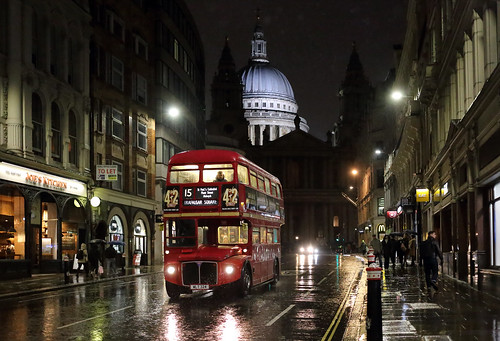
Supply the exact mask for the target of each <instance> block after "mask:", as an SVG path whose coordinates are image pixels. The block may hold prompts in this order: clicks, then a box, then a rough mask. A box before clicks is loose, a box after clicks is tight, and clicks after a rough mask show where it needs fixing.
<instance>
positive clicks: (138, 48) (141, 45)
mask: <svg viewBox="0 0 500 341" xmlns="http://www.w3.org/2000/svg"><path fill="white" fill-rule="evenodd" d="M134 43H135V44H134V48H135V54H136V55H138V56H139V57H141V58H143V59H145V60H148V44H147V43H146V41H145V40H144V39H142V38H141V37H140V36H138V35H134Z"/></svg>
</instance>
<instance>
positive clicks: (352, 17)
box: [186, 0, 407, 140]
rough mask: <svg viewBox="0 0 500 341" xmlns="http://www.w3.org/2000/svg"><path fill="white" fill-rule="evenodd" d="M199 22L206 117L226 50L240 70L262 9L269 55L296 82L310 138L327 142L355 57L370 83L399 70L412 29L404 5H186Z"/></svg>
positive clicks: (289, 0)
mask: <svg viewBox="0 0 500 341" xmlns="http://www.w3.org/2000/svg"><path fill="white" fill-rule="evenodd" d="M186 3H187V5H188V8H189V9H190V11H191V13H192V14H193V17H194V19H195V21H196V23H197V26H198V29H199V31H200V35H201V38H202V40H203V44H204V50H205V58H206V71H207V72H206V89H207V97H206V99H207V111H208V112H210V108H211V100H210V85H211V83H212V79H213V75H214V73H215V71H216V68H217V63H218V60H219V57H220V53H221V51H222V47H223V46H224V39H225V37H226V36H229V44H230V48H231V51H232V54H233V57H234V59H235V62H236V65H237V68H241V67H243V66H244V65H246V63H247V61H248V58H249V57H250V41H251V39H252V34H253V30H254V27H255V17H256V9H257V8H259V9H260V15H261V19H262V27H263V30H264V34H265V38H266V40H267V51H268V57H269V60H270V62H271V64H272V65H273V66H274V67H276V68H277V69H279V70H280V71H281V72H283V74H285V76H286V77H287V78H288V80H289V81H290V84H291V85H292V88H293V91H294V93H295V99H296V101H297V104H298V105H299V114H300V115H301V116H303V117H304V118H305V119H306V120H307V121H308V123H309V126H310V128H311V130H310V133H311V134H313V135H315V136H316V137H318V138H320V139H323V140H324V139H325V136H326V135H325V134H326V131H327V130H328V129H331V127H332V125H333V123H334V121H335V120H336V118H337V115H338V110H339V109H338V99H337V96H336V94H337V90H338V88H339V87H340V84H341V82H342V80H343V79H344V76H345V68H346V66H347V63H348V61H349V56H350V54H351V51H352V42H353V41H355V42H356V46H357V50H358V53H359V56H360V59H361V62H362V63H363V67H364V69H365V74H366V75H367V76H368V78H369V79H370V81H371V82H372V84H377V83H379V82H381V81H382V80H383V79H384V78H385V77H386V75H387V73H388V72H389V69H390V68H392V67H394V57H393V49H392V47H393V45H394V44H399V43H402V41H403V38H404V32H405V28H406V26H405V25H406V7H407V1H405V0H349V1H346V0H300V1H299V0H186Z"/></svg>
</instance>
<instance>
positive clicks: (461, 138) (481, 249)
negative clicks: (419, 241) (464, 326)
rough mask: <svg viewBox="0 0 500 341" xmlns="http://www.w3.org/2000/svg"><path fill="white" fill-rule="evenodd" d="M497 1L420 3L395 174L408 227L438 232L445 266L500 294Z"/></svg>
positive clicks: (391, 173) (388, 178)
mask: <svg viewBox="0 0 500 341" xmlns="http://www.w3.org/2000/svg"><path fill="white" fill-rule="evenodd" d="M498 19H499V8H498V6H497V3H496V2H487V1H465V0H464V1H462V0H457V1H452V0H449V1H439V2H431V1H410V2H409V8H408V15H407V22H408V28H407V31H406V36H405V41H404V46H403V50H402V55H401V61H400V63H399V66H398V68H397V74H396V82H395V87H397V88H399V89H401V90H402V91H403V92H404V93H405V94H406V96H407V97H406V98H404V101H403V102H402V104H400V111H399V115H398V116H397V118H396V122H397V127H398V134H399V135H400V136H401V138H400V139H399V140H398V143H397V145H396V148H395V150H394V153H392V155H391V156H390V157H389V160H388V163H387V164H386V171H385V186H386V204H388V205H392V206H398V205H400V204H401V203H406V204H407V206H410V209H409V210H402V213H403V214H402V215H401V216H400V217H399V221H400V223H399V225H400V226H402V225H403V224H412V225H413V226H414V229H415V230H416V231H418V232H419V233H420V237H421V238H425V236H426V233H427V232H428V231H430V230H436V231H437V233H438V239H439V242H440V244H441V247H442V250H443V253H444V266H443V271H444V272H445V273H446V274H448V275H450V276H453V277H455V278H457V279H459V280H462V281H466V282H469V283H471V284H478V285H479V286H480V288H482V289H492V290H494V291H496V294H498V291H497V290H498V286H495V285H491V283H495V280H496V281H497V280H498V274H499V272H498V269H499V266H500V252H499V250H500V244H499V243H498V241H499V238H498V236H499V233H500V232H499V231H500V230H499V226H500V225H499V219H498V217H499V216H500V211H499V207H500V206H499V205H498V202H499V194H498V193H499V191H498V188H499V187H500V182H499V181H500V152H499V149H498V147H497V146H498V145H499V142H500V127H499V125H498V124H496V123H497V122H498V118H499V117H500V115H499V112H500V101H499V98H498V96H499V94H498V89H499V88H500V72H499V68H498V60H499V57H500V54H499V49H498V37H499V35H498Z"/></svg>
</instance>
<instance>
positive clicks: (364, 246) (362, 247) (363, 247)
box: [359, 240, 366, 256]
mask: <svg viewBox="0 0 500 341" xmlns="http://www.w3.org/2000/svg"><path fill="white" fill-rule="evenodd" d="M359 248H360V251H361V253H362V254H363V256H364V255H365V254H366V243H365V241H364V240H362V241H361V245H360V247H359Z"/></svg>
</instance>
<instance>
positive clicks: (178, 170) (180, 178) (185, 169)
mask: <svg viewBox="0 0 500 341" xmlns="http://www.w3.org/2000/svg"><path fill="white" fill-rule="evenodd" d="M199 181H200V171H199V170H198V165H184V166H172V168H171V169H170V182H171V183H173V184H182V183H197V182H199Z"/></svg>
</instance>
